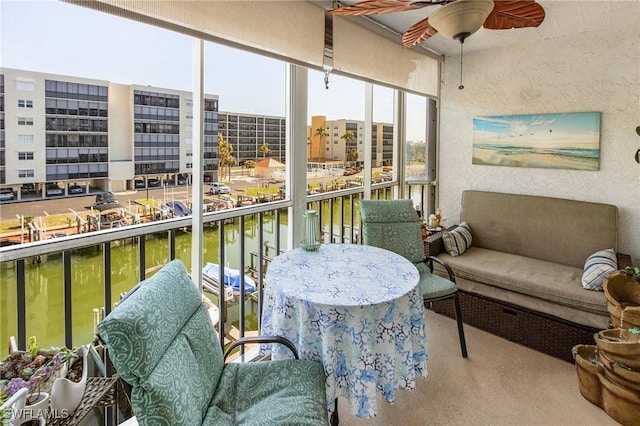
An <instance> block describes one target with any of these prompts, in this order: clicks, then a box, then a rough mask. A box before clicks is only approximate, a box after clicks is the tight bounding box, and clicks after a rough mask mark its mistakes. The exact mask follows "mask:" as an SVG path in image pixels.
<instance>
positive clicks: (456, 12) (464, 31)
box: [429, 0, 495, 43]
mask: <svg viewBox="0 0 640 426" xmlns="http://www.w3.org/2000/svg"><path fill="white" fill-rule="evenodd" d="M494 6H495V5H494V3H493V0H457V1H454V2H452V3H449V4H446V5H444V6H442V7H439V8H438V9H436V10H434V11H433V12H432V13H431V14H430V15H429V25H431V26H432V27H433V28H435V29H436V30H437V31H438V32H439V33H440V34H442V35H443V36H445V37H448V38H451V39H454V40H459V41H460V42H461V43H462V42H464V40H465V39H466V38H467V37H469V36H470V35H471V34H473V33H475V32H476V31H478V30H479V29H480V28H481V27H482V24H484V21H485V19H487V16H489V14H490V13H491V11H492V10H493V8H494Z"/></svg>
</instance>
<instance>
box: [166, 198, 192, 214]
mask: <svg viewBox="0 0 640 426" xmlns="http://www.w3.org/2000/svg"><path fill="white" fill-rule="evenodd" d="M167 207H169V208H170V209H171V211H172V212H173V216H175V217H184V216H190V215H191V210H190V209H189V208H188V207H187V206H185V205H184V204H183V203H182V202H181V201H169V202H168V203H167Z"/></svg>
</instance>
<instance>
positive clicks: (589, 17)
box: [340, 0, 640, 56]
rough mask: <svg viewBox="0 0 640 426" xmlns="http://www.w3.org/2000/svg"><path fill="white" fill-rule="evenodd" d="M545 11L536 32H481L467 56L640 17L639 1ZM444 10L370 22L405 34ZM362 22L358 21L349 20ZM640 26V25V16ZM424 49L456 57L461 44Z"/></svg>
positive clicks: (582, 1) (542, 0) (549, 6)
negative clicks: (430, 14) (409, 29)
mask: <svg viewBox="0 0 640 426" xmlns="http://www.w3.org/2000/svg"><path fill="white" fill-rule="evenodd" d="M537 2H538V3H539V4H541V5H542V7H544V9H545V14H546V16H545V19H544V21H543V22H542V24H541V25H540V26H539V27H537V28H521V29H511V30H498V31H497V30H487V29H484V28H481V29H480V30H479V31H478V32H477V33H475V34H474V35H472V36H471V37H469V38H468V39H467V40H466V41H465V43H464V51H465V53H469V52H473V51H482V50H491V49H496V48H499V47H505V46H510V45H516V44H520V45H526V44H529V43H534V42H536V41H539V40H545V39H554V38H558V37H563V36H567V35H570V34H580V33H585V32H598V31H600V30H605V29H607V28H610V27H611V26H615V25H616V24H617V23H618V22H621V21H622V22H624V21H627V22H628V21H629V19H628V14H629V13H633V14H637V13H638V0H537ZM340 3H343V4H345V5H346V4H354V3H357V1H354V0H340ZM438 7H441V6H428V7H424V8H422V9H417V10H412V11H407V12H398V13H391V14H384V15H370V16H369V17H368V18H370V19H372V20H374V21H376V22H378V23H380V24H382V25H384V26H386V27H388V28H389V29H391V30H393V31H395V32H397V33H399V34H402V33H404V32H405V31H406V30H407V29H408V28H409V27H410V26H411V25H413V24H414V23H416V22H418V21H420V20H422V19H423V18H424V17H426V16H428V15H429V13H431V12H432V11H433V10H435V9H436V8H438ZM349 19H359V18H349ZM637 24H638V25H640V16H638V19H637ZM421 46H422V47H424V48H426V49H429V50H432V51H434V52H436V53H439V54H444V55H446V56H449V55H457V54H459V53H460V43H459V42H458V41H455V40H451V39H446V38H445V37H443V36H442V35H440V34H436V35H435V36H433V37H431V38H430V39H428V40H426V41H424V42H423V43H422V44H421Z"/></svg>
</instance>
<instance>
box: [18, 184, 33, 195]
mask: <svg viewBox="0 0 640 426" xmlns="http://www.w3.org/2000/svg"><path fill="white" fill-rule="evenodd" d="M36 192H37V191H36V185H35V184H34V183H23V184H22V188H20V193H21V194H22V195H29V194H35V193H36Z"/></svg>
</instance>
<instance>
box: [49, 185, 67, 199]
mask: <svg viewBox="0 0 640 426" xmlns="http://www.w3.org/2000/svg"><path fill="white" fill-rule="evenodd" d="M46 194H47V197H56V196H58V195H63V194H64V191H63V190H62V188H60V187H59V186H58V185H56V184H55V183H50V184H48V185H47V189H46Z"/></svg>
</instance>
